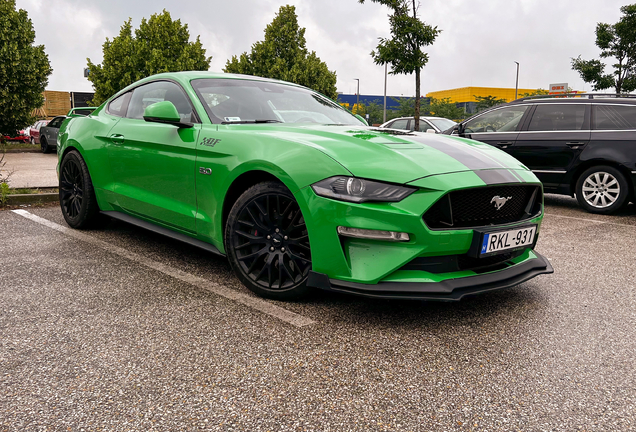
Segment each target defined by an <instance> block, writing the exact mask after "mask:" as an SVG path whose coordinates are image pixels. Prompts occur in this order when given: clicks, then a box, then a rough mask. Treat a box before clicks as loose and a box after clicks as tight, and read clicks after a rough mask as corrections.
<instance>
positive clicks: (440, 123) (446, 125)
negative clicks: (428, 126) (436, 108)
mask: <svg viewBox="0 0 636 432" xmlns="http://www.w3.org/2000/svg"><path fill="white" fill-rule="evenodd" d="M427 120H428V121H430V122H431V123H433V126H435V127H436V128H437V129H439V130H441V131H442V132H443V131H445V130H447V129H450V128H452V127H453V126H455V125H456V124H457V123H455V122H454V121H452V120H449V119H442V118H439V119H433V118H429V119H427Z"/></svg>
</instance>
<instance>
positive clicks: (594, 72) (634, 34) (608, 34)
mask: <svg viewBox="0 0 636 432" xmlns="http://www.w3.org/2000/svg"><path fill="white" fill-rule="evenodd" d="M621 12H622V13H623V16H622V17H621V18H620V20H619V21H618V22H617V23H616V24H606V23H598V24H597V25H596V46H597V47H599V48H600V49H601V56H600V57H601V58H613V59H615V60H616V63H614V64H613V65H612V67H613V68H614V71H613V72H611V73H605V67H606V66H607V65H606V64H605V63H603V62H602V61H601V60H599V59H593V60H582V59H581V56H578V57H577V58H573V59H572V69H574V70H575V71H577V72H578V73H579V75H581V78H582V79H583V81H585V82H586V83H591V84H592V88H593V89H594V90H605V89H608V88H610V87H614V88H615V90H616V94H620V93H629V92H632V91H634V90H636V4H633V5H627V6H623V7H621Z"/></svg>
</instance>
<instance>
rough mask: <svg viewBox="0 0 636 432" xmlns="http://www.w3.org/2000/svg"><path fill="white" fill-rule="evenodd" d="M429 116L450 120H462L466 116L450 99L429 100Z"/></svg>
mask: <svg viewBox="0 0 636 432" xmlns="http://www.w3.org/2000/svg"><path fill="white" fill-rule="evenodd" d="M430 110H431V114H433V115H435V116H437V117H444V118H447V119H451V120H459V119H463V118H464V117H465V116H466V114H465V113H464V109H463V108H460V107H458V106H457V105H456V104H455V103H454V102H451V100H450V98H444V99H431V105H430Z"/></svg>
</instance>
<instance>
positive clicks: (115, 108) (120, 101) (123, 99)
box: [106, 92, 130, 117]
mask: <svg viewBox="0 0 636 432" xmlns="http://www.w3.org/2000/svg"><path fill="white" fill-rule="evenodd" d="M129 100H130V92H128V93H125V94H123V95H121V96H119V97H118V98H116V99H113V100H112V101H110V103H109V104H108V107H107V108H106V112H107V113H108V114H111V115H114V116H117V117H124V116H125V115H126V108H128V101H129Z"/></svg>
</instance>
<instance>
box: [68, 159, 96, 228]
mask: <svg viewBox="0 0 636 432" xmlns="http://www.w3.org/2000/svg"><path fill="white" fill-rule="evenodd" d="M60 207H61V208H62V214H63V216H64V219H65V220H66V223H68V224H69V225H70V226H71V227H72V228H87V227H88V226H89V225H90V224H91V223H92V222H94V221H95V219H96V216H97V213H98V212H99V207H98V206H97V199H96V198H95V191H94V190H93V183H92V181H91V178H90V175H89V173H88V168H87V167H86V163H85V162H84V159H82V156H81V155H80V154H79V153H78V152H77V151H76V150H72V151H70V152H68V153H67V154H66V155H64V158H63V159H62V164H61V165H60Z"/></svg>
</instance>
